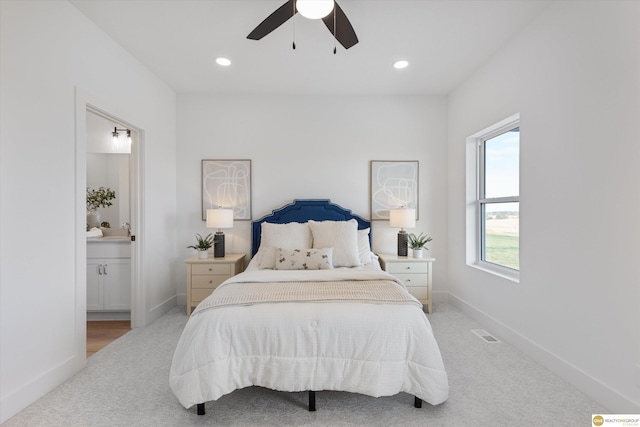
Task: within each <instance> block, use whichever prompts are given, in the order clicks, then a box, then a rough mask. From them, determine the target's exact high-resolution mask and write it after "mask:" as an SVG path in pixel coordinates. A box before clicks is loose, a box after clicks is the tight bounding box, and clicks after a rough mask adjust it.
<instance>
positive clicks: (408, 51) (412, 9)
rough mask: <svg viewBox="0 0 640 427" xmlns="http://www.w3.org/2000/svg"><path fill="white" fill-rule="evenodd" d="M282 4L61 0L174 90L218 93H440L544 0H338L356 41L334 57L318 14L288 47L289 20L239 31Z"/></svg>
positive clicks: (276, 0) (298, 26)
mask: <svg viewBox="0 0 640 427" xmlns="http://www.w3.org/2000/svg"><path fill="white" fill-rule="evenodd" d="M285 2H286V0H127V1H115V0H71V3H72V4H73V5H75V6H76V7H77V8H78V9H79V10H80V11H81V12H82V13H84V14H85V15H86V16H88V17H89V18H90V19H91V20H92V21H93V22H95V23H96V24H97V25H98V26H99V27H101V28H102V29H103V30H104V31H105V32H106V33H107V34H108V35H109V36H110V37H112V38H113V39H115V40H116V41H117V42H118V43H120V44H121V45H122V46H123V47H124V48H125V49H127V50H128V51H129V52H131V53H132V54H133V55H134V56H135V57H136V58H137V59H138V60H139V61H141V62H142V63H143V64H145V65H146V66H147V67H148V68H149V69H150V70H152V71H153V72H154V73H155V74H156V75H158V76H159V77H160V78H161V79H162V80H164V81H165V82H166V83H167V84H169V85H170V86H171V87H172V88H173V89H174V90H175V91H176V92H178V93H202V92H206V93H228V94H299V93H305V94H322V93H331V94H447V93H449V92H450V91H451V90H453V89H455V88H456V87H457V86H458V85H459V84H460V83H461V82H462V81H464V79H465V78H467V77H468V76H469V75H470V74H471V73H473V72H474V71H475V70H476V69H477V68H478V67H479V66H481V65H482V64H483V63H485V62H486V61H487V60H488V58H490V56H491V55H492V54H494V53H495V52H496V51H497V50H499V49H500V48H501V47H503V46H504V45H506V44H507V43H508V42H509V40H510V39H511V38H513V37H514V35H516V34H517V33H518V32H519V31H521V30H522V28H523V27H524V26H526V25H527V23H528V22H530V21H531V20H532V19H533V18H534V17H535V16H536V15H537V14H539V13H540V12H541V11H542V9H544V8H545V7H547V6H548V5H549V3H550V2H551V0H509V1H508V0H338V4H340V6H341V7H342V9H343V10H344V12H345V13H346V15H347V16H348V17H349V20H350V21H351V24H352V25H353V27H354V29H355V31H356V33H357V35H358V38H359V40H360V43H358V44H357V45H355V46H353V47H352V48H351V49H348V50H345V49H344V48H343V47H342V46H340V45H339V44H338V52H337V54H336V55H334V54H333V47H334V39H333V37H332V35H331V33H329V31H328V30H327V28H326V27H325V26H324V24H323V23H322V21H319V20H318V21H311V20H307V19H305V18H303V17H301V16H300V15H296V17H295V41H296V45H297V49H296V50H293V49H292V48H291V44H292V41H293V25H292V21H291V20H289V21H287V22H286V23H285V24H284V25H282V26H281V27H279V28H278V29H276V30H275V31H274V32H272V33H271V34H269V35H267V36H266V37H265V38H263V39H262V40H260V41H254V40H248V39H247V38H246V36H247V35H248V34H249V33H250V32H251V30H253V29H254V28H255V27H256V26H257V25H258V24H259V23H260V22H262V20H263V19H264V18H266V17H267V16H268V15H269V14H270V13H271V12H273V11H274V10H275V9H277V8H278V7H280V6H281V5H282V4H284V3H285ZM218 56H226V57H228V58H230V59H231V60H232V61H233V64H232V65H231V66H230V67H227V68H223V67H220V66H218V65H217V64H216V63H215V61H214V60H215V58H216V57H218ZM399 58H404V59H408V60H409V61H410V62H411V64H410V66H409V67H408V68H406V69H404V70H396V69H394V68H393V67H392V63H393V62H394V61H395V60H396V59H399Z"/></svg>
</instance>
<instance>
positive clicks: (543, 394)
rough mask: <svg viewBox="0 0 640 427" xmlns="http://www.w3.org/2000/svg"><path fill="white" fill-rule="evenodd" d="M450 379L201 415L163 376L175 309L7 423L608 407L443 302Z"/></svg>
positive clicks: (331, 419) (247, 401) (423, 418)
mask: <svg viewBox="0 0 640 427" xmlns="http://www.w3.org/2000/svg"><path fill="white" fill-rule="evenodd" d="M429 319H430V321H431V324H432V325H433V329H434V332H435V334H436V338H437V340H438V342H439V345H440V350H441V352H442V356H443V359H444V363H445V366H446V368H447V373H448V375H449V384H450V397H449V400H448V401H447V402H445V403H444V404H442V405H439V406H435V407H434V406H431V405H429V404H426V403H425V404H424V405H423V407H422V409H416V408H414V407H413V396H410V395H407V394H404V393H401V394H399V395H396V396H391V397H382V398H373V397H369V396H363V395H357V394H351V393H343V392H330V391H325V392H318V393H316V402H317V406H318V410H317V412H308V411H307V394H306V393H283V392H275V391H272V390H267V389H263V388H258V387H250V388H246V389H243V390H236V391H235V392H233V393H231V394H229V395H226V396H224V397H222V398H221V399H219V400H218V401H216V402H208V403H207V404H206V409H207V414H206V415H204V416H198V415H196V413H195V407H194V408H191V409H189V410H187V409H184V408H183V407H182V406H181V405H180V404H179V403H178V401H177V400H176V398H175V397H174V395H173V393H172V392H171V390H170V389H169V384H168V375H169V366H170V364H171V358H172V356H173V351H174V349H175V346H176V343H177V341H178V337H179V336H180V333H181V331H182V329H183V327H184V325H185V324H186V320H187V319H186V316H185V314H184V308H182V307H176V308H174V309H173V310H171V311H170V312H169V313H167V314H166V315H165V316H163V317H162V318H160V319H158V320H157V321H156V322H154V323H153V324H152V325H150V326H148V327H146V328H141V329H134V330H132V331H131V332H129V333H127V334H126V335H124V336H123V337H121V338H119V339H118V340H116V341H114V342H113V343H111V344H110V345H108V346H107V347H105V348H104V349H103V350H101V351H99V352H98V353H96V354H95V355H94V356H92V357H91V358H89V359H88V362H87V368H86V369H85V370H83V371H82V372H80V373H78V374H77V375H76V376H74V377H73V378H71V379H70V380H69V381H67V382H66V383H64V384H62V385H61V386H59V387H58V388H56V389H55V390H53V391H52V392H51V393H49V394H48V395H46V396H44V397H43V398H42V399H40V400H39V401H37V402H35V403H34V404H32V405H31V406H29V407H28V408H26V409H24V410H23V411H22V412H20V413H19V414H17V415H16V416H15V417H13V418H11V419H10V420H8V421H7V422H6V423H4V424H3V425H6V426H7V427H14V426H29V427H35V426H47V427H50V426H123V427H124V426H127V427H128V426H201V425H223V426H227V425H228V426H292V425H306V426H327V425H330V426H439V427H440V426H493V427H495V426H509V427H513V426H586V425H591V414H594V413H607V412H608V411H607V410H606V409H605V408H603V407H602V406H601V405H600V404H598V403H596V402H594V401H593V400H591V399H590V398H588V397H587V396H585V395H584V394H583V393H581V392H579V391H578V390H576V389H575V388H574V387H573V386H571V385H569V384H567V383H566V382H565V381H563V380H561V379H559V378H558V377H556V376H555V375H554V374H552V373H550V372H549V371H547V370H546V369H544V368H542V367H541V366H540V365H538V364H537V363H535V362H533V361H532V360H530V359H529V358H528V357H526V356H525V355H523V354H522V353H520V352H519V351H517V350H515V349H514V348H513V347H511V346H509V345H508V344H506V343H499V344H489V343H486V342H484V341H483V340H481V339H480V338H479V337H478V336H476V335H475V334H473V333H472V332H471V331H470V330H471V329H474V328H479V327H480V326H479V325H478V324H476V323H474V322H472V321H471V320H469V319H468V318H467V317H466V316H465V315H463V314H462V313H461V312H460V311H458V310H457V309H456V308H454V307H453V306H451V305H449V304H445V303H439V304H434V313H433V314H430V315H429Z"/></svg>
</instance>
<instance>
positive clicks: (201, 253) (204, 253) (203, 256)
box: [198, 250, 209, 259]
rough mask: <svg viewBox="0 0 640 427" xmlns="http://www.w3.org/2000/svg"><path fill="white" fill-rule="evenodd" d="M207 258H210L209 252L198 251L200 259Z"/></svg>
mask: <svg viewBox="0 0 640 427" xmlns="http://www.w3.org/2000/svg"><path fill="white" fill-rule="evenodd" d="M207 258H209V251H208V250H204V251H198V259H207Z"/></svg>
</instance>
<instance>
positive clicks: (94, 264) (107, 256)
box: [87, 236, 131, 320]
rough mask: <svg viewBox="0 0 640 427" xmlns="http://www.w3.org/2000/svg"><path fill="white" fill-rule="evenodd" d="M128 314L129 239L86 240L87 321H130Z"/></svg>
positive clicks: (129, 300)
mask: <svg viewBox="0 0 640 427" xmlns="http://www.w3.org/2000/svg"><path fill="white" fill-rule="evenodd" d="M130 312H131V239H130V238H129V237H127V236H109V237H101V238H92V239H87V318H88V319H89V320H111V319H129V318H130Z"/></svg>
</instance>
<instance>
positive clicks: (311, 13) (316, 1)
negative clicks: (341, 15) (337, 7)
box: [296, 0, 333, 19]
mask: <svg viewBox="0 0 640 427" xmlns="http://www.w3.org/2000/svg"><path fill="white" fill-rule="evenodd" d="M296 9H298V12H300V15H302V16H304V17H305V18H308V19H320V18H324V17H325V16H327V15H328V14H330V13H331V11H332V10H333V0H297V1H296Z"/></svg>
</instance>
